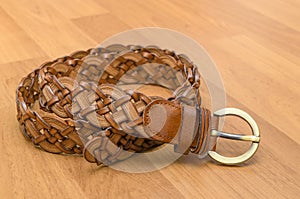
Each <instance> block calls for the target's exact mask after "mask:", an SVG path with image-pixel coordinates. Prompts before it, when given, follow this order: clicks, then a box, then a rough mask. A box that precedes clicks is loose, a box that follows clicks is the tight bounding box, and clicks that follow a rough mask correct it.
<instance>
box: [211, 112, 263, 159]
mask: <svg viewBox="0 0 300 199" xmlns="http://www.w3.org/2000/svg"><path fill="white" fill-rule="evenodd" d="M228 115H233V116H238V117H240V118H242V119H243V120H245V121H246V122H247V123H248V124H249V125H250V127H251V129H252V135H241V134H231V133H225V132H222V131H218V130H217V129H212V130H211V136H215V137H221V138H226V139H232V140H240V141H251V142H252V145H251V147H250V149H249V150H248V151H247V152H246V153H244V154H242V155H240V156H237V157H225V156H222V155H220V154H218V153H217V152H216V151H208V155H209V156H210V157H211V158H212V159H213V160H215V161H217V162H219V163H221V164H225V165H237V164H241V163H243V162H245V161H247V160H249V159H250V158H251V157H252V156H253V155H254V154H255V152H256V151H257V149H258V145H259V141H260V134H259V129H258V126H257V124H256V122H255V121H254V119H253V118H252V117H251V116H250V115H249V114H248V113H246V112H244V111H242V110H240V109H236V108H224V109H221V110H218V111H216V112H215V113H214V116H215V117H224V116H228Z"/></svg>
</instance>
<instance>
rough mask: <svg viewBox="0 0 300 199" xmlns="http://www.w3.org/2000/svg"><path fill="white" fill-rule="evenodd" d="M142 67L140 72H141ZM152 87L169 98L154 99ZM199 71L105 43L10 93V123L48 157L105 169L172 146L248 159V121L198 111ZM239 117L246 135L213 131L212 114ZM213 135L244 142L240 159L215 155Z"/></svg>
mask: <svg viewBox="0 0 300 199" xmlns="http://www.w3.org/2000/svg"><path fill="white" fill-rule="evenodd" d="M140 66H143V67H140ZM136 85H140V86H141V85H142V87H143V85H148V86H150V87H151V86H157V85H159V87H160V89H165V90H168V91H169V93H171V96H168V97H166V96H160V94H159V89H158V88H155V89H154V92H155V91H157V93H153V89H152V90H151V92H150V93H149V92H148V94H145V93H147V92H143V91H147V89H144V90H143V89H132V87H134V86H136ZM199 86H200V74H199V72H198V69H197V67H196V66H195V65H194V64H193V63H192V62H191V61H190V60H189V59H188V58H187V57H186V56H184V55H177V54H175V53H174V52H172V51H169V50H163V49H159V48H158V47H155V46H148V47H141V46H123V45H112V46H108V47H106V48H95V49H89V50H87V51H77V52H75V53H72V54H71V55H69V56H66V57H62V58H58V59H56V60H54V61H51V62H46V63H44V64H43V65H41V66H40V67H39V68H38V69H36V70H34V71H33V72H32V73H30V74H29V75H28V76H27V77H25V78H23V79H22V81H21V83H20V85H19V86H18V88H17V97H16V102H17V111H18V115H17V119H18V121H19V122H20V127H21V131H22V133H23V135H24V136H25V138H27V139H28V140H31V141H32V142H33V144H34V145H35V146H37V147H39V148H41V149H43V150H45V151H47V152H50V153H57V154H83V156H84V157H85V159H86V160H87V161H89V162H92V163H97V164H105V165H109V164H111V163H114V162H116V161H120V160H124V159H126V158H128V157H129V156H131V155H132V154H133V153H126V152H127V151H129V152H146V151H148V150H150V149H155V148H156V147H158V146H160V145H162V144H164V143H171V144H173V145H174V150H175V151H176V152H178V153H182V154H188V153H189V152H191V153H196V154H202V155H205V154H207V153H208V155H209V156H210V157H212V158H213V159H214V160H216V161H218V162H221V163H223V164H238V163H241V162H244V161H246V160H248V159H249V158H251V157H252V156H253V154H254V153H255V151H256V150H257V147H258V143H259V140H260V136H259V131H258V128H257V125H256V123H255V122H254V120H253V119H252V118H251V117H250V116H249V115H248V114H247V113H245V112H243V111H241V110H238V109H233V108H231V109H230V108H227V109H223V110H220V111H217V112H215V113H214V116H213V117H212V116H211V113H210V111H209V110H208V109H206V108H201V107H200V105H201V97H200V93H199ZM228 114H230V115H237V116H239V117H242V118H243V119H245V120H246V121H247V122H248V123H249V125H250V126H251V128H252V131H253V135H249V136H247V135H237V134H229V133H225V132H221V131H218V117H220V116H225V115H228ZM212 137H224V138H229V139H235V140H246V141H251V142H253V144H252V145H251V147H250V150H249V151H247V152H246V153H245V154H243V155H241V156H239V157H233V158H229V157H223V156H221V155H219V154H218V153H216V152H215V149H216V146H215V143H213V144H210V145H209V144H208V142H209V140H210V139H211V138H212Z"/></svg>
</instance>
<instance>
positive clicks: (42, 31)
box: [0, 0, 95, 57]
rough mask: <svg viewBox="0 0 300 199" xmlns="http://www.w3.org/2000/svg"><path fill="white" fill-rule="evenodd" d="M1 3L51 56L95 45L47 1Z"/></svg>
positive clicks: (22, 0) (23, 0)
mask: <svg viewBox="0 0 300 199" xmlns="http://www.w3.org/2000/svg"><path fill="white" fill-rule="evenodd" d="M0 5H1V6H2V7H3V8H4V9H5V11H6V12H7V13H8V14H9V15H10V16H11V17H12V18H13V19H14V20H15V22H16V23H17V24H18V25H19V26H20V27H21V28H22V29H23V30H24V31H25V32H26V33H27V34H28V35H30V37H31V38H32V39H33V40H34V41H36V43H37V44H38V45H39V46H41V48H42V49H43V50H44V51H45V52H47V54H48V55H50V56H52V57H56V56H63V55H64V54H65V53H66V52H68V53H70V52H71V51H74V49H87V48H89V47H90V46H92V45H93V44H95V43H94V42H93V41H92V40H91V39H90V38H89V37H88V36H86V35H85V34H82V32H81V31H80V29H78V28H77V27H76V26H74V25H73V24H72V23H70V21H69V20H67V19H66V18H65V17H64V16H63V15H62V14H61V13H60V12H58V11H57V10H55V9H54V8H52V7H51V6H50V5H49V4H48V3H47V2H41V1H29V0H20V1H1V2H0ZM66 9H67V8H66Z"/></svg>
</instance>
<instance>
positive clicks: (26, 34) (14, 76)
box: [0, 0, 300, 199]
mask: <svg viewBox="0 0 300 199" xmlns="http://www.w3.org/2000/svg"><path fill="white" fill-rule="evenodd" d="M299 10H300V1H297V0H273V1H269V0H251V1H245V0H232V1H222V0H214V1H211V0H185V1H182V0H157V1H138V0H123V1H117V0H106V1H101V0H85V1H80V0H72V1H70V0H43V1H41V0H1V1H0V55H1V58H0V75H1V83H0V92H1V95H0V101H1V103H0V114H1V121H0V123H1V127H0V135H1V136H0V151H1V153H0V198H4V199H6V198H8V199H10V198H30V199H31V198H299V195H300V147H299V144H300V125H299V122H300V114H299V111H300V109H299V107H300V89H299V87H300V80H299V78H300V12H299ZM145 26H159V27H164V28H170V29H174V30H177V31H180V32H182V33H183V34H186V35H188V36H190V37H192V38H193V39H195V40H196V41H197V42H199V43H200V44H202V45H203V46H204V47H205V48H206V50H207V51H208V52H209V54H210V55H211V57H212V58H213V60H214V61H215V62H216V64H217V66H218V69H219V71H220V73H221V75H222V78H223V81H224V85H225V88H226V92H227V95H228V98H227V106H230V107H231V106H233V107H237V108H241V109H244V110H245V111H247V112H249V113H250V114H251V115H252V116H253V117H254V118H255V120H256V121H257V123H258V124H259V126H260V129H261V136H262V141H261V145H260V148H259V150H258V152H257V154H256V155H255V157H254V158H253V159H252V160H250V161H249V162H248V163H247V164H245V165H243V166H242V167H227V166H220V165H217V164H214V163H213V162H212V161H210V160H209V159H204V160H199V159H197V157H196V156H193V155H191V156H185V157H182V158H180V159H179V160H178V161H176V162H175V163H173V164H172V165H170V166H168V167H166V168H164V169H161V170H159V171H155V172H151V173H143V174H131V173H123V172H120V171H116V170H113V169H111V168H101V169H99V168H97V167H96V166H94V165H91V164H89V163H87V162H86V161H84V159H82V158H80V157H66V156H60V155H52V154H48V153H45V152H42V151H39V150H38V149H36V148H34V147H33V146H32V145H31V143H29V142H26V141H25V140H24V139H23V137H22V135H21V133H20V132H19V128H18V123H17V120H16V110H15V88H16V87H17V85H18V83H19V80H20V79H21V77H23V76H25V75H26V74H28V73H29V72H30V71H32V70H33V69H35V68H36V67H37V66H38V65H39V64H41V63H42V62H44V61H46V60H49V59H54V58H56V57H58V56H62V55H66V54H68V53H70V52H72V51H74V50H78V49H87V48H90V47H94V46H95V45H97V44H98V43H100V42H101V41H103V40H104V39H106V38H108V37H109V36H112V35H113V34H116V33H119V32H121V31H125V30H129V29H132V28H137V27H145ZM226 125H227V126H226V128H227V130H230V131H236V132H238V131H240V129H241V128H242V127H241V125H240V124H239V123H237V122H230V123H229V121H228V123H226ZM242 129H243V128H242ZM230 143H231V142H230ZM228 146H229V144H228V143H227V142H226V143H225V142H224V147H220V150H222V149H229V150H234V148H235V147H228ZM232 146H235V145H234V144H233V145H232Z"/></svg>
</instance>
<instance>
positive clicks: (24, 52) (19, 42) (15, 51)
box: [0, 7, 45, 63]
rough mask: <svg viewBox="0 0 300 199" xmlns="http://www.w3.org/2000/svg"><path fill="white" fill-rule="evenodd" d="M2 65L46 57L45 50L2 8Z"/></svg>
mask: <svg viewBox="0 0 300 199" xmlns="http://www.w3.org/2000/svg"><path fill="white" fill-rule="evenodd" d="M0 24H1V26H0V35H1V37H0V52H1V59H0V63H8V62H13V61H16V60H23V59H29V58H33V57H40V56H45V53H44V52H43V50H42V49H41V48H40V47H39V46H38V45H37V44H36V43H35V42H34V41H33V40H32V39H31V38H30V37H29V36H28V35H27V34H26V33H25V32H24V31H23V30H22V29H21V28H20V27H19V26H18V25H17V24H16V23H15V21H14V20H13V19H12V18H11V17H10V16H9V15H8V14H7V13H6V12H5V11H4V10H3V9H2V8H1V7H0Z"/></svg>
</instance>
